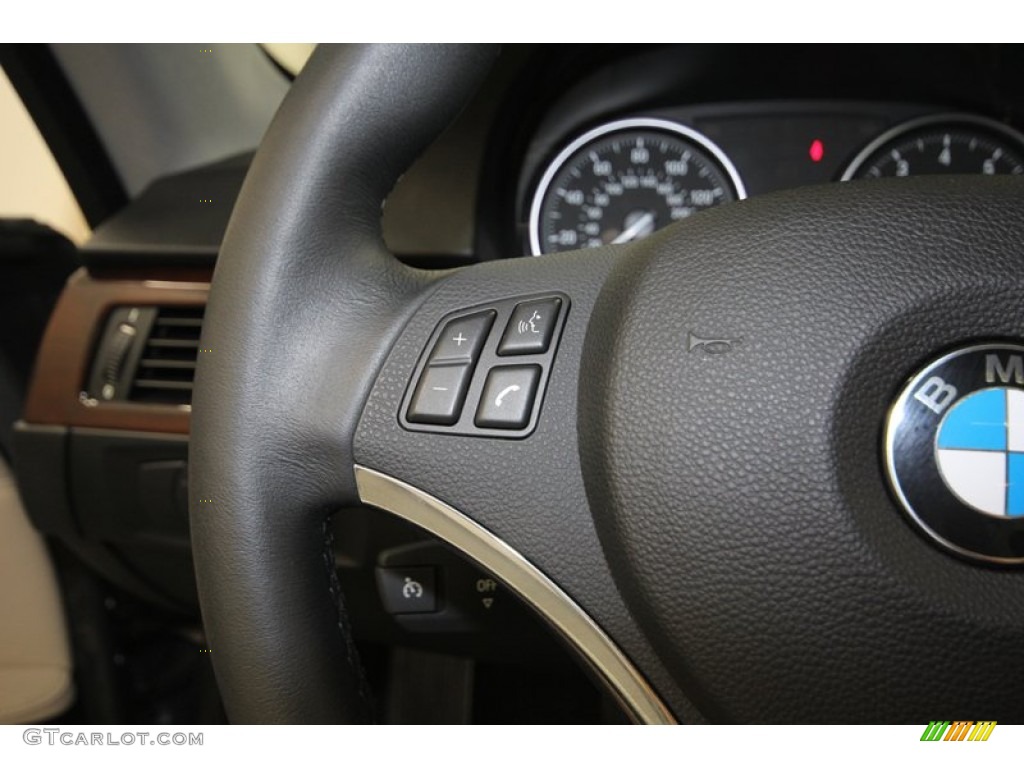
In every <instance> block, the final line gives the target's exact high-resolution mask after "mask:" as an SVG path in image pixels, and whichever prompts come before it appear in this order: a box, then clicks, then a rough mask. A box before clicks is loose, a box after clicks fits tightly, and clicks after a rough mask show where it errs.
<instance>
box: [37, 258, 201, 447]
mask: <svg viewBox="0 0 1024 768" xmlns="http://www.w3.org/2000/svg"><path fill="white" fill-rule="evenodd" d="M182 277H185V275H182V274H180V273H177V272H168V273H152V274H146V275H145V279H142V278H140V277H135V278H127V277H125V278H122V279H113V280H110V279H103V280H98V279H95V278H93V277H91V276H90V275H89V273H87V272H86V271H85V270H84V269H80V270H78V271H77V272H75V274H73V275H72V276H71V278H70V279H69V280H68V283H67V285H66V286H65V288H64V292H63V293H62V294H61V297H60V299H59V300H58V301H57V306H56V307H55V309H54V311H53V315H52V316H51V317H50V323H49V325H48V326H47V328H46V333H45V334H44V335H43V341H42V344H41V345H40V348H39V354H38V356H37V357H36V365H35V371H34V372H33V375H32V383H31V385H30V386H29V392H28V397H27V399H26V403H25V413H24V419H25V421H27V422H29V423H30V424H52V425H62V426H68V427H99V428H105V429H129V430H139V431H146V432H171V433H178V434H188V430H189V420H190V417H189V409H188V408H183V407H177V406H167V405H144V404H140V403H124V402H118V403H97V402H93V401H87V399H86V398H84V397H83V396H82V389H83V387H84V386H85V382H86V377H87V376H88V374H89V365H90V363H91V362H92V361H91V355H92V350H93V348H94V346H95V343H96V335H97V334H98V333H100V331H101V329H102V328H103V323H104V321H105V320H106V317H107V314H108V312H109V311H110V309H111V308H113V307H117V306H154V305H158V306H171V307H174V306H203V305H205V304H206V299H207V296H208V294H209V280H210V273H208V272H207V273H202V272H194V271H193V272H190V273H189V274H188V275H187V278H189V281H188V282H185V281H183V280H182Z"/></svg>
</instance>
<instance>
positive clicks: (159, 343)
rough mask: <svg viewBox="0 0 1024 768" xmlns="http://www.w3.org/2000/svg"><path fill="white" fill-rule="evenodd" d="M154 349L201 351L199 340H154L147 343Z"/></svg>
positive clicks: (151, 339)
mask: <svg viewBox="0 0 1024 768" xmlns="http://www.w3.org/2000/svg"><path fill="white" fill-rule="evenodd" d="M146 346H147V347H153V348H154V349H199V339H154V338H150V340H149V341H147V342H146Z"/></svg>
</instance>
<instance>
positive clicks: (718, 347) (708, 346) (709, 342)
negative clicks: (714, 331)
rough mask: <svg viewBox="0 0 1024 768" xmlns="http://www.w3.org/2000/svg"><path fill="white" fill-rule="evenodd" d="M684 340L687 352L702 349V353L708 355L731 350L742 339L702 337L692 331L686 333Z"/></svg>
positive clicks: (722, 353) (721, 353)
mask: <svg viewBox="0 0 1024 768" xmlns="http://www.w3.org/2000/svg"><path fill="white" fill-rule="evenodd" d="M686 340H687V343H686V351H687V352H693V351H694V350H697V349H703V350H704V353H705V354H708V355H724V354H725V353H726V352H732V348H733V347H734V346H735V345H737V344H739V343H740V342H741V341H743V340H742V339H704V338H701V337H700V336H697V335H696V334H695V333H692V332H688V333H687V334H686Z"/></svg>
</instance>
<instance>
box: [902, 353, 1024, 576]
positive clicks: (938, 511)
mask: <svg viewBox="0 0 1024 768" xmlns="http://www.w3.org/2000/svg"><path fill="white" fill-rule="evenodd" d="M885 451H886V468H887V470H888V474H889V481H890V483H891V484H892V487H893V491H894V492H895V494H896V496H897V498H898V499H899V500H900V502H901V503H902V505H903V508H904V509H905V510H906V512H907V513H908V514H909V515H910V518H911V519H912V520H914V521H915V522H916V523H917V524H918V525H920V526H921V528H923V529H924V531H925V532H926V533H927V534H928V535H929V536H931V537H932V538H933V539H935V541H937V542H938V543H939V544H941V545H943V546H945V547H946V548H948V549H951V550H953V551H955V552H958V553H960V554H962V555H967V556H969V557H972V558H975V559H981V560H988V561H991V562H1001V563H1024V346H1019V345H1015V344H979V345H975V346H970V347H966V348H963V349H959V350H957V351H955V352H951V353H950V354H948V355H945V356H944V357H942V358H940V359H938V360H936V361H935V362H933V363H932V364H931V365H929V366H928V367H926V368H925V369H924V370H923V371H921V372H920V373H918V374H917V375H916V376H914V378H912V379H911V380H910V381H909V382H908V383H907V385H906V386H905V387H904V388H903V391H902V392H901V393H900V396H899V398H898V399H897V400H896V404H895V405H894V406H893V408H892V410H891V411H890V413H889V420H888V424H887V425H886V434H885Z"/></svg>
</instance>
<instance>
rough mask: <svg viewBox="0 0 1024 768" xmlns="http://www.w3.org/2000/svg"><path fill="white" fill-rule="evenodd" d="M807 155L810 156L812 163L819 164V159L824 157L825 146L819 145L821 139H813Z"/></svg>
mask: <svg viewBox="0 0 1024 768" xmlns="http://www.w3.org/2000/svg"><path fill="white" fill-rule="evenodd" d="M807 154H809V155H810V156H811V160H812V161H813V162H815V163H820V162H821V159H822V158H823V157H824V156H825V145H824V144H822V143H821V139H815V140H814V141H812V142H811V148H810V149H809V150H808V151H807Z"/></svg>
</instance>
